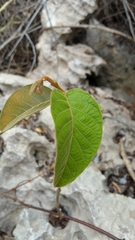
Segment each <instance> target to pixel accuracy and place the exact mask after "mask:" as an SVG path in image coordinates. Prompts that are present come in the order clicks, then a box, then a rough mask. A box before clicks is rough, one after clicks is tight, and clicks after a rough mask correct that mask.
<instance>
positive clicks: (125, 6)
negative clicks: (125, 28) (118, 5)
mask: <svg viewBox="0 0 135 240" xmlns="http://www.w3.org/2000/svg"><path fill="white" fill-rule="evenodd" d="M123 7H124V9H125V13H126V16H127V19H128V23H129V28H130V32H131V34H132V37H133V39H134V41H135V33H134V28H133V25H132V21H131V18H130V15H129V12H130V14H131V16H132V18H133V20H134V21H135V16H134V14H133V12H132V10H131V8H130V6H129V4H128V2H127V0H123Z"/></svg>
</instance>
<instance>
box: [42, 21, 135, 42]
mask: <svg viewBox="0 0 135 240" xmlns="http://www.w3.org/2000/svg"><path fill="white" fill-rule="evenodd" d="M53 28H85V29H99V30H103V31H106V32H109V33H112V34H116V35H119V36H121V37H124V38H127V39H128V40H131V41H133V42H135V40H134V39H133V38H132V37H130V36H129V35H127V34H126V33H123V32H120V31H118V30H116V29H113V28H108V27H104V26H101V25H86V24H81V25H76V26H75V25H65V26H53ZM44 30H51V27H46V28H44Z"/></svg>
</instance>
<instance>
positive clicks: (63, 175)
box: [0, 76, 102, 187]
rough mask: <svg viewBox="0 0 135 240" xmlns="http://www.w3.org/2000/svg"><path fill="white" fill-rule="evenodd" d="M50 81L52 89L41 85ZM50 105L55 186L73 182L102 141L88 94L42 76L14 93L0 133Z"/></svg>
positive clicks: (0, 119)
mask: <svg viewBox="0 0 135 240" xmlns="http://www.w3.org/2000/svg"><path fill="white" fill-rule="evenodd" d="M43 81H49V82H50V83H51V85H53V86H54V87H55V89H53V90H51V89H50V88H48V87H45V86H43ZM49 105H51V113H52V117H53V120H54V123H55V131H56V163H55V170H54V187H63V186H65V185H67V184H69V183H71V182H72V181H74V180H75V179H76V178H77V177H78V176H79V175H80V174H81V173H82V172H83V171H84V169H85V168H86V167H87V166H88V165H89V163H90V161H91V160H92V159H93V158H94V156H95V155H96V153H97V150H98V147H99V145H100V142H101V138H102V114H101V107H100V106H99V105H98V103H97V102H96V101H95V100H94V98H93V97H91V96H90V95H89V94H88V93H87V92H85V91H83V90H81V89H78V88H75V89H71V90H69V91H67V92H65V91H64V90H63V89H62V88H61V87H60V86H59V85H58V83H57V82H56V81H54V80H52V79H51V78H49V77H46V76H45V77H42V78H41V79H39V80H37V81H36V82H35V83H34V84H33V85H27V86H25V87H22V88H20V89H19V90H17V91H16V92H14V93H13V94H12V95H11V96H10V97H9V99H8V100H7V102H6V104H5V106H4V108H3V110H2V112H1V116H0V131H1V132H0V133H1V134H2V133H3V132H5V131H7V130H8V129H10V128H12V127H13V126H14V125H15V124H16V123H17V122H19V121H20V120H22V119H24V118H26V117H28V116H30V115H32V114H33V113H35V112H37V111H40V110H42V109H44V108H46V107H47V106H49Z"/></svg>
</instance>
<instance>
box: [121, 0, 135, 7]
mask: <svg viewBox="0 0 135 240" xmlns="http://www.w3.org/2000/svg"><path fill="white" fill-rule="evenodd" d="M119 1H120V2H122V3H123V0H119ZM128 5H129V6H130V7H132V8H134V9H135V5H134V4H132V3H128Z"/></svg>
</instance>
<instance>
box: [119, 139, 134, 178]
mask: <svg viewBox="0 0 135 240" xmlns="http://www.w3.org/2000/svg"><path fill="white" fill-rule="evenodd" d="M124 141H125V137H123V138H121V140H120V154H121V156H122V158H123V161H124V163H125V165H126V168H127V170H128V172H129V175H130V176H131V178H132V179H133V181H135V173H134V171H133V169H132V166H131V164H130V161H129V159H128V158H127V156H126V152H125V148H124Z"/></svg>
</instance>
